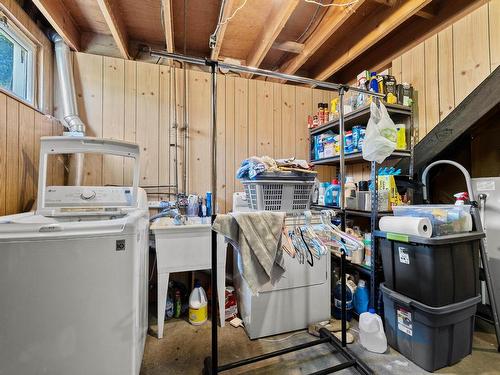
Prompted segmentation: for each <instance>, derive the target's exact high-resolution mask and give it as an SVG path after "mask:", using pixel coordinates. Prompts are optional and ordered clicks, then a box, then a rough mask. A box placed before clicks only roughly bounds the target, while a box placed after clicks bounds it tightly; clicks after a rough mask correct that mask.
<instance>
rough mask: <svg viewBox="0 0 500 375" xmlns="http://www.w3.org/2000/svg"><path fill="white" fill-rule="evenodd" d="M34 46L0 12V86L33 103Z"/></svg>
mask: <svg viewBox="0 0 500 375" xmlns="http://www.w3.org/2000/svg"><path fill="white" fill-rule="evenodd" d="M35 58H36V46H35V44H34V43H33V42H32V41H31V40H29V39H28V38H27V37H26V35H24V34H23V32H22V31H21V30H20V29H19V28H18V27H17V26H16V25H14V24H13V23H12V22H10V21H9V20H8V18H7V17H6V16H5V15H4V14H2V13H1V12H0V87H2V88H3V89H4V90H7V91H10V92H11V93H13V94H14V95H15V96H17V97H19V98H21V99H23V100H25V101H27V102H29V103H31V104H33V101H34V91H35Z"/></svg>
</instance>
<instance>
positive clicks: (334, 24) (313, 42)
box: [278, 0, 365, 74]
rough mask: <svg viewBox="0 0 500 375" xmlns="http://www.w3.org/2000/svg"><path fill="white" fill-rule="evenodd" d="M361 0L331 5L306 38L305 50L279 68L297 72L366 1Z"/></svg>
mask: <svg viewBox="0 0 500 375" xmlns="http://www.w3.org/2000/svg"><path fill="white" fill-rule="evenodd" d="M364 1H365V0H360V1H358V2H357V3H355V4H353V5H352V6H351V7H349V8H342V7H330V8H329V9H328V10H327V12H326V13H325V16H324V17H323V19H322V21H321V23H320V24H319V26H318V28H317V29H316V31H315V32H314V33H313V34H311V36H310V37H309V38H308V39H307V40H306V42H305V44H304V49H303V51H302V52H301V53H300V54H299V55H297V56H295V57H294V58H293V59H291V60H289V61H288V62H286V63H285V64H283V65H282V66H281V67H280V68H279V69H278V70H279V71H280V72H283V73H286V74H295V73H296V72H297V70H299V69H300V67H301V66H302V65H304V63H305V62H306V61H307V60H308V59H309V58H310V57H311V56H312V55H313V54H314V53H315V52H316V51H317V50H318V49H319V48H320V47H321V46H322V45H323V43H325V42H326V41H327V40H328V38H330V37H331V36H332V35H333V33H335V31H337V30H338V29H339V28H340V26H342V25H343V24H344V22H345V21H347V19H348V18H349V17H350V16H351V15H352V14H353V13H354V12H355V11H356V10H357V9H358V8H359V7H360V6H361V5H362V4H363V3H364Z"/></svg>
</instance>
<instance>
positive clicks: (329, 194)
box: [325, 179, 340, 207]
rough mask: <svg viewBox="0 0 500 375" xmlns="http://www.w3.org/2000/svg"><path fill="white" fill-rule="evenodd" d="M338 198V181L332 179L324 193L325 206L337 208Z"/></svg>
mask: <svg viewBox="0 0 500 375" xmlns="http://www.w3.org/2000/svg"><path fill="white" fill-rule="evenodd" d="M339 196H340V184H339V180H337V179H334V180H332V183H331V185H330V186H328V188H327V189H326V191H325V205H326V206H334V207H338V206H339V204H340V202H339Z"/></svg>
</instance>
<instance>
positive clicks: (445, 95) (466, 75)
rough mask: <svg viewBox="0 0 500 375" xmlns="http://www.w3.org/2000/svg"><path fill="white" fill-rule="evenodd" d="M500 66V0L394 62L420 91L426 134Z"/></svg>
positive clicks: (397, 72)
mask: <svg viewBox="0 0 500 375" xmlns="http://www.w3.org/2000/svg"><path fill="white" fill-rule="evenodd" d="M499 65H500V0H491V1H490V2H489V3H487V4H485V5H483V6H481V7H480V8H478V9H476V10H475V11H473V12H471V13H470V14H468V15H466V16H465V17H463V18H461V19H460V20H458V21H457V22H455V23H454V24H452V25H451V26H449V27H448V28H446V29H444V30H443V31H441V32H439V33H438V34H437V35H434V36H432V37H430V38H428V39H427V40H425V41H424V42H422V43H421V44H419V45H417V46H416V47H414V48H412V49H411V50H409V51H408V52H406V53H404V54H403V55H402V56H399V57H398V58H396V59H394V60H393V61H392V74H393V75H394V76H395V77H396V79H397V80H398V82H401V81H403V82H411V83H412V85H413V87H414V89H415V90H416V92H417V107H418V108H417V111H416V112H417V115H416V121H417V124H418V125H417V128H418V139H422V138H423V137H424V136H425V135H426V134H427V133H428V132H429V131H431V130H432V129H433V128H434V126H436V125H437V124H438V123H439V122H440V121H441V120H442V119H443V118H445V117H446V116H447V115H448V114H449V113H450V112H451V111H452V110H453V109H454V108H455V107H456V106H457V105H458V104H460V102H461V101H462V100H463V99H464V98H465V97H466V96H467V95H468V94H469V93H470V92H471V91H472V90H474V89H475V88H476V87H477V86H478V85H479V83H481V82H482V81H483V80H484V79H485V78H486V77H487V76H488V75H489V74H490V73H491V72H492V71H493V70H495V68H497V67H498V66H499Z"/></svg>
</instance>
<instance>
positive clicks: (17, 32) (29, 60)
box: [0, 10, 38, 106]
mask: <svg viewBox="0 0 500 375" xmlns="http://www.w3.org/2000/svg"><path fill="white" fill-rule="evenodd" d="M0 31H2V32H3V33H4V34H6V36H7V38H10V39H11V40H13V41H14V43H17V45H19V46H20V47H21V48H23V49H24V50H26V52H27V53H26V55H27V56H26V97H25V98H23V97H22V96H19V95H18V94H16V92H15V91H14V86H15V83H14V81H13V90H12V91H11V90H8V89H5V90H6V91H8V92H9V93H11V94H12V95H14V96H15V97H17V98H19V99H21V100H23V101H25V102H27V103H29V104H31V105H33V106H34V105H35V102H36V87H37V66H36V64H37V55H38V46H37V44H36V43H34V42H33V41H32V40H31V39H30V38H29V37H28V36H27V35H26V34H25V33H24V32H23V31H22V30H21V29H20V28H19V27H18V26H17V25H16V24H15V23H14V22H13V21H12V20H11V19H10V18H9V17H8V16H7V15H6V14H5V13H4V12H2V11H1V10H0ZM18 48H19V47H18V46H16V45H14V58H15V55H16V49H18ZM30 67H31V68H30ZM12 74H13V76H14V75H15V74H16V64H14V67H13V72H12Z"/></svg>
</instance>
